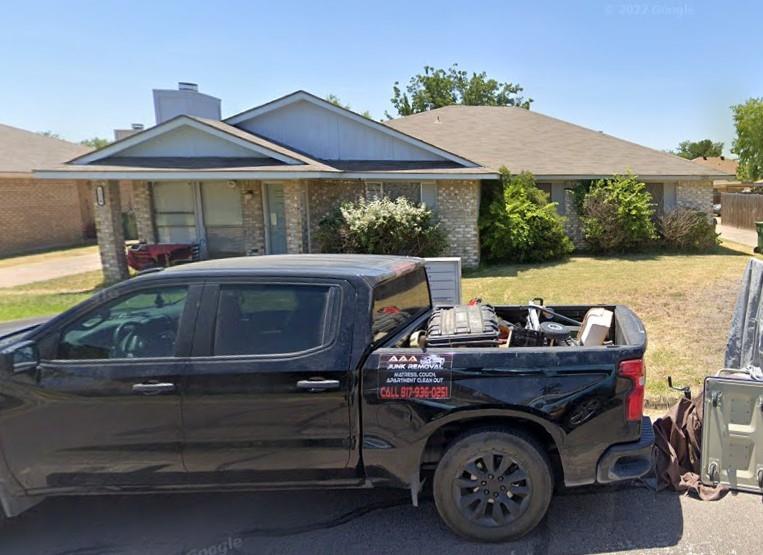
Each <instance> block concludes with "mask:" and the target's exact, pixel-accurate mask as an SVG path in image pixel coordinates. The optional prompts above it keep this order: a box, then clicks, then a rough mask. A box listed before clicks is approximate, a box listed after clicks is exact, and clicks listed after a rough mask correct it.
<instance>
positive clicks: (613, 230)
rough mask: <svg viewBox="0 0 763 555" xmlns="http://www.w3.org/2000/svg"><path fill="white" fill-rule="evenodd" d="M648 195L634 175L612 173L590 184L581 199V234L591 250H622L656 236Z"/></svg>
mask: <svg viewBox="0 0 763 555" xmlns="http://www.w3.org/2000/svg"><path fill="white" fill-rule="evenodd" d="M653 202H654V201H653V199H652V195H650V194H649V192H648V191H647V190H646V185H645V184H644V183H641V182H640V181H639V180H638V178H636V176H634V175H631V174H628V175H616V176H614V177H613V178H611V179H600V180H598V181H596V182H594V183H593V184H592V185H591V188H590V190H589V191H588V193H587V194H586V195H585V199H584V200H583V212H582V215H581V216H582V218H581V219H582V221H583V237H584V238H585V240H586V242H587V243H588V244H589V245H590V247H591V249H592V250H594V251H595V252H615V251H617V252H624V251H632V250H636V249H639V248H642V247H645V246H647V245H648V244H649V243H651V242H652V241H654V240H655V239H657V229H656V227H655V225H654V221H653V218H654V204H653Z"/></svg>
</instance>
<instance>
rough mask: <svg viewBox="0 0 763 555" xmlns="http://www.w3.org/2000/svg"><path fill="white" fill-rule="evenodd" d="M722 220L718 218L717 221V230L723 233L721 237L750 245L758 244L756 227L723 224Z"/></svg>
mask: <svg viewBox="0 0 763 555" xmlns="http://www.w3.org/2000/svg"><path fill="white" fill-rule="evenodd" d="M721 221H722V220H720V218H718V219H716V222H718V223H717V225H716V226H715V231H717V232H718V233H720V234H721V239H726V240H728V241H732V242H734V243H739V244H740V245H746V246H748V247H755V246H757V245H758V234H757V233H756V232H755V230H754V229H743V228H739V227H732V226H730V225H723V224H722V223H720V222H721Z"/></svg>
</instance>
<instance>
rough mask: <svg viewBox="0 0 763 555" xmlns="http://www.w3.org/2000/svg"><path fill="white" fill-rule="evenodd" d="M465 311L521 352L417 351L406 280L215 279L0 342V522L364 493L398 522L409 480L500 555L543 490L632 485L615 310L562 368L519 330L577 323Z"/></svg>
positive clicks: (122, 292)
mask: <svg viewBox="0 0 763 555" xmlns="http://www.w3.org/2000/svg"><path fill="white" fill-rule="evenodd" d="M478 308H479V310H482V311H484V312H487V313H495V318H496V319H498V320H500V322H501V326H505V325H510V326H512V329H513V330H514V332H515V333H516V334H517V337H520V338H524V339H523V341H524V343H523V344H522V345H516V344H512V343H511V342H509V341H508V340H507V339H505V338H503V339H501V338H500V337H499V338H498V340H496V339H495V337H496V336H495V335H492V336H489V337H487V336H486V337H487V339H486V337H483V336H479V337H478V339H479V340H478V341H476V342H474V343H473V344H470V343H469V342H468V339H469V337H468V335H469V333H467V334H466V335H467V337H466V343H464V344H461V343H459V342H458V341H450V340H446V341H445V342H444V343H443V341H442V340H443V337H439V338H436V337H431V338H429V339H430V341H429V344H427V333H428V331H427V330H429V329H430V327H431V325H432V320H433V318H434V316H435V315H438V314H439V316H441V317H443V314H444V313H443V312H442V311H441V309H440V308H433V307H432V305H431V301H430V292H429V285H428V282H427V277H426V271H425V268H424V266H423V261H421V260H419V259H412V258H403V257H381V256H352V255H343V256H340V255H294V256H288V255H286V256H266V257H248V258H238V259H224V260H215V261H207V262H199V263H193V264H188V265H185V266H177V267H173V268H170V269H166V270H163V271H158V272H153V273H147V274H144V275H140V276H137V277H135V278H133V279H130V280H127V281H125V282H123V283H121V284H119V285H117V286H114V287H112V288H109V289H106V290H103V291H102V292H100V293H98V294H97V295H95V296H94V297H92V298H91V299H89V300H87V301H85V302H83V303H82V304H80V305H78V306H76V307H74V308H72V309H70V310H68V311H67V312H64V313H63V314H61V315H59V316H57V317H55V318H53V319H51V320H49V321H47V322H45V323H43V324H41V325H37V326H34V327H30V328H27V329H22V330H18V331H16V332H14V333H11V334H7V335H6V336H5V337H3V338H2V339H0V350H1V353H2V355H1V356H0V450H1V452H2V457H0V501H1V502H2V508H3V509H4V512H5V514H6V516H14V515H16V514H18V513H20V512H22V511H23V510H25V509H26V508H28V507H30V506H32V505H33V504H35V503H36V502H38V501H40V500H41V499H43V498H45V497H47V496H53V495H82V494H107V493H140V492H159V491H162V492H163V491H200V490H201V491H208V490H215V491H219V490H242V489H246V490H249V489H282V488H283V489H288V488H308V487H309V488H315V487H326V488H364V487H372V486H393V487H400V488H406V489H409V490H410V492H411V496H412V502H413V503H414V504H417V502H418V495H419V493H420V491H421V489H422V487H423V484H424V482H425V481H426V480H427V479H430V480H431V481H432V482H431V483H432V488H433V495H434V500H435V503H436V505H437V509H438V511H439V513H440V515H441V516H442V518H443V519H444V521H445V522H446V523H447V524H448V526H450V528H451V529H453V530H454V531H456V532H457V533H459V534H461V535H464V536H467V537H470V538H475V539H479V540H483V541H502V540H508V539H513V538H517V537H519V536H521V535H522V534H525V533H527V532H528V531H530V530H532V529H533V527H535V526H536V525H537V524H538V523H539V522H540V520H541V519H542V518H543V516H544V514H545V513H546V510H547V508H548V506H549V503H550V500H551V495H552V492H553V490H554V488H555V487H563V486H578V485H583V484H594V483H610V482H614V481H619V480H625V479H631V478H636V477H639V476H641V475H643V474H644V473H645V472H646V471H647V470H648V469H649V467H650V446H651V442H652V435H651V426H650V423H649V420H648V419H647V418H643V417H642V404H643V387H644V365H643V356H644V350H645V348H646V334H645V331H644V327H643V325H642V324H641V322H640V321H639V319H638V318H637V317H636V316H635V315H634V314H633V313H632V312H631V311H630V310H629V309H627V308H625V307H622V306H608V307H599V308H602V309H606V310H609V311H611V313H612V315H613V318H612V323H611V326H610V328H609V329H607V330H606V338H605V340H604V341H602V342H600V344H598V345H596V346H581V345H580V344H579V341H576V340H575V334H576V333H579V330H576V329H574V326H571V328H570V329H571V330H572V331H571V334H570V337H569V338H568V339H566V340H565V341H548V342H545V343H544V339H543V336H542V333H540V332H537V331H536V332H534V333H532V332H530V331H527V329H528V325H529V324H528V322H531V321H532V320H533V319H535V320H536V322H535V324H538V323H540V324H541V327H542V328H543V324H544V323H545V324H546V327H547V328H548V327H549V326H548V324H551V326H550V328H554V329H556V330H557V331H558V330H559V329H560V328H562V327H563V326H566V325H567V324H569V322H575V321H580V320H581V319H583V318H584V316H585V314H586V313H587V312H588V310H589V309H590V308H592V307H588V306H549V307H545V308H544V309H538V308H537V307H536V306H535V305H528V306H496V307H486V306H480V307H478ZM488 309H489V310H488ZM491 311H492V312H491ZM473 312H474V311H471V312H469V314H473ZM464 313H466V312H464ZM478 323H479V322H478ZM467 327H468V326H467ZM479 331H484V330H479ZM531 336H532V337H534V340H535V341H536V343H534V344H533V346H527V344H528V342H527V339H528V338H529V337H531ZM538 341H539V342H538ZM412 345H416V346H412ZM464 345H466V346H464Z"/></svg>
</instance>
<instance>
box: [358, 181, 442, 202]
mask: <svg viewBox="0 0 763 555" xmlns="http://www.w3.org/2000/svg"><path fill="white" fill-rule="evenodd" d="M428 195H429V196H428V198H429V202H432V199H433V198H434V199H435V200H436V194H435V195H432V194H431V193H428ZM382 197H387V198H388V199H391V200H395V199H398V198H400V197H405V198H407V199H408V200H409V201H410V202H412V203H413V204H420V203H421V202H424V200H423V198H424V193H423V191H422V184H421V183H419V182H418V181H384V182H381V181H367V182H366V200H369V201H372V200H378V199H380V198H382Z"/></svg>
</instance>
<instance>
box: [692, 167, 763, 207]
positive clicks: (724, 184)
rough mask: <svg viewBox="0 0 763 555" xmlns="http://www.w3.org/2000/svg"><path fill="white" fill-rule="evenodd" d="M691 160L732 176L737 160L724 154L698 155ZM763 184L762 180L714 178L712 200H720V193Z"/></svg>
mask: <svg viewBox="0 0 763 555" xmlns="http://www.w3.org/2000/svg"><path fill="white" fill-rule="evenodd" d="M692 162H696V163H697V164H700V165H701V166H704V167H706V168H711V169H714V170H718V171H721V172H723V173H727V174H729V175H732V176H736V173H737V167H738V166H739V162H738V161H737V160H732V159H729V158H726V157H725V156H698V157H697V158H694V159H693V160H692ZM761 186H763V181H756V182H755V183H752V182H749V181H739V180H738V179H735V178H732V179H716V180H714V181H713V202H715V203H719V202H721V193H740V192H742V191H747V190H750V189H752V188H753V187H761Z"/></svg>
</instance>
